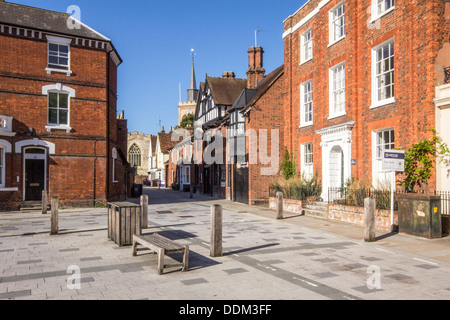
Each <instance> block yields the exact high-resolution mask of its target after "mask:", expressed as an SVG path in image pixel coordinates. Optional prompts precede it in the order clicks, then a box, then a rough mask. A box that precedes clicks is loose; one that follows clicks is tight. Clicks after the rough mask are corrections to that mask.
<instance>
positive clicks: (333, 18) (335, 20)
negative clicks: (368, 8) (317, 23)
mask: <svg viewBox="0 0 450 320" xmlns="http://www.w3.org/2000/svg"><path fill="white" fill-rule="evenodd" d="M329 16H330V22H329V28H330V29H329V30H330V44H333V43H335V42H337V41H339V40H341V39H342V38H344V37H345V4H344V3H343V2H342V3H340V4H339V5H337V6H336V7H334V8H333V9H332V10H331V11H330V13H329Z"/></svg>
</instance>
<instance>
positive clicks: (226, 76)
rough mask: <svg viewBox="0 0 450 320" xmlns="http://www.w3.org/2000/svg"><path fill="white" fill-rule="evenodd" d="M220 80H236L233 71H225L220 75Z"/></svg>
mask: <svg viewBox="0 0 450 320" xmlns="http://www.w3.org/2000/svg"><path fill="white" fill-rule="evenodd" d="M222 78H224V79H234V78H236V75H235V74H234V72H233V71H225V72H224V73H223V74H222Z"/></svg>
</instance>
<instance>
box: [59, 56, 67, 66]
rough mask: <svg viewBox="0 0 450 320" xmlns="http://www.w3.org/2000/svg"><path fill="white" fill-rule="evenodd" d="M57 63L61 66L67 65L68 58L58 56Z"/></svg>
mask: <svg viewBox="0 0 450 320" xmlns="http://www.w3.org/2000/svg"><path fill="white" fill-rule="evenodd" d="M59 64H60V65H62V66H67V65H68V64H69V59H67V58H59Z"/></svg>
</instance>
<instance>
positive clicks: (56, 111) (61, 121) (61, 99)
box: [47, 92, 69, 126]
mask: <svg viewBox="0 0 450 320" xmlns="http://www.w3.org/2000/svg"><path fill="white" fill-rule="evenodd" d="M47 97H48V99H47V100H48V124H49V125H56V126H64V125H69V94H67V93H64V92H49V93H48V96H47Z"/></svg>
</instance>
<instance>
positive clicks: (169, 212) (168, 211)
mask: <svg viewBox="0 0 450 320" xmlns="http://www.w3.org/2000/svg"><path fill="white" fill-rule="evenodd" d="M155 212H156V214H172V213H173V212H172V211H170V210H166V211H164V210H163V211H155Z"/></svg>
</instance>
